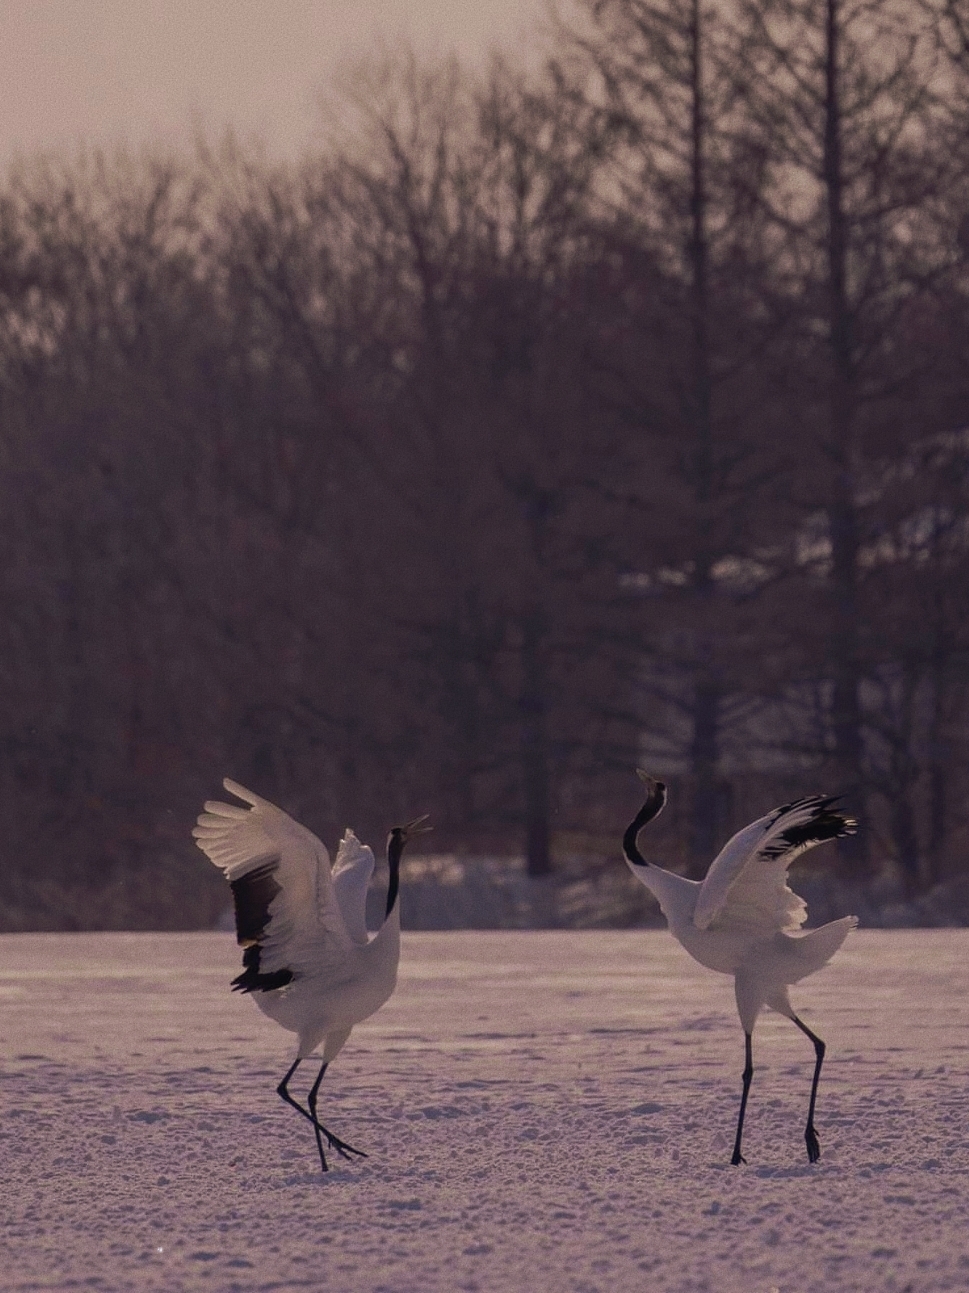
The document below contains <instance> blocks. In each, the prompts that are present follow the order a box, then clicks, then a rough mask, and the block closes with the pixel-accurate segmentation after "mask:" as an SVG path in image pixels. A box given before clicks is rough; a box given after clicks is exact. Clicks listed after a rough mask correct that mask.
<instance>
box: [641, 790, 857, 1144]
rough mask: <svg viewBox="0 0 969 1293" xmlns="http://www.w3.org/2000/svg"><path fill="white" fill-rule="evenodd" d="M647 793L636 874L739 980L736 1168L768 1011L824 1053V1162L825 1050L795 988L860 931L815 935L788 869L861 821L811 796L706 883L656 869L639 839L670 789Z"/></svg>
mask: <svg viewBox="0 0 969 1293" xmlns="http://www.w3.org/2000/svg"><path fill="white" fill-rule="evenodd" d="M637 773H638V775H639V777H640V779H641V780H642V781H643V783H644V784H645V786H646V802H645V803H644V804H643V806H642V808H641V809H640V810H639V812H638V813H637V814H636V816H635V817H634V818H633V820H632V822H631V823H630V825H629V829H628V830H627V831H626V833H625V835H624V836H623V841H622V847H623V853H624V854H625V856H626V861H627V862H628V864H629V869H630V870H631V871H632V873H633V875H634V876H635V877H636V879H637V880H639V881H640V883H641V884H644V885H645V886H646V888H647V889H649V891H650V892H651V893H652V894H653V896H654V897H655V898H656V900H657V901H658V902H659V905H660V908H661V910H662V912H663V915H664V916H665V917H666V920H667V923H668V924H669V927H670V933H671V934H672V935H673V936H674V938H676V939H678V940H679V942H681V943H682V944H683V946H684V947H685V948H686V950H687V951H688V952H689V953H690V955H691V956H692V957H693V958H694V959H695V960H697V961H699V962H700V964H701V965H705V966H707V967H708V969H711V970H718V971H720V972H721V973H723V974H732V975H733V977H734V990H735V993H736V998H737V1012H738V1014H739V1015H740V1023H741V1026H742V1027H743V1030H744V1042H745V1056H746V1063H745V1065H744V1073H743V1093H742V1095H741V1097H740V1114H739V1116H738V1119H737V1137H736V1140H735V1142H734V1149H733V1156H732V1157H731V1159H730V1161H731V1163H732V1164H733V1165H734V1166H736V1165H737V1164H738V1163H745V1162H746V1161H747V1160H746V1159H745V1158H744V1157H743V1155H742V1154H741V1152H740V1150H741V1140H742V1137H743V1130H744V1114H745V1113H746V1110H747V1096H748V1094H749V1092H750V1082H751V1078H752V1077H753V1074H754V1063H753V1040H752V1039H753V1032H754V1024H755V1023H756V1021H757V1016H758V1014H759V1013H760V1011H761V1010H762V1008H763V1007H764V1006H769V1007H770V1008H771V1009H772V1010H776V1011H778V1012H779V1013H780V1014H782V1015H785V1016H786V1017H787V1018H788V1019H790V1020H791V1021H792V1022H793V1023H795V1024H796V1025H797V1027H798V1028H800V1030H801V1032H802V1033H804V1034H805V1035H806V1036H807V1037H809V1038H810V1040H811V1042H812V1043H813V1045H814V1055H815V1063H814V1079H813V1081H812V1083H811V1100H810V1104H809V1105H808V1117H807V1126H806V1127H805V1130H804V1139H805V1142H806V1144H807V1152H808V1159H809V1160H810V1162H812V1163H816V1162H817V1160H818V1158H819V1157H820V1156H821V1148H820V1145H819V1143H818V1134H817V1132H816V1130H815V1127H814V1107H815V1103H816V1101H817V1095H818V1080H819V1078H820V1076H821V1064H822V1061H823V1060H824V1049H825V1048H824V1042H823V1041H822V1040H821V1038H820V1037H818V1036H817V1035H816V1034H815V1033H813V1032H812V1031H811V1029H810V1028H808V1026H807V1024H806V1023H804V1021H803V1020H802V1019H799V1018H798V1017H797V1015H796V1014H795V1013H794V1011H793V1009H792V1008H791V1003H790V1000H789V999H788V993H787V989H788V987H789V985H790V984H792V983H797V982H798V981H799V980H800V979H803V978H805V977H806V976H807V975H809V974H813V973H814V971H815V970H820V968H821V967H822V965H826V964H827V963H828V961H830V959H831V957H832V956H834V954H835V952H836V951H837V950H838V948H839V947H840V946H841V944H842V943H843V942H844V941H845V939H846V938H847V936H848V932H849V930H852V929H854V928H855V926H856V925H857V924H858V919H857V917H856V916H843V917H842V918H841V919H840V920H833V921H831V922H830V923H829V924H827V925H822V926H821V927H820V928H819V929H812V930H809V931H808V932H807V933H805V934H797V933H796V932H795V931H796V930H798V929H799V928H800V927H801V925H803V923H804V920H805V918H806V916H807V905H806V903H805V902H804V900H803V899H802V898H799V897H798V896H797V894H795V893H793V892H792V891H791V889H789V888H788V885H787V868H788V867H789V866H790V865H791V862H792V861H793V860H794V858H796V857H797V856H798V855H799V854H801V853H804V852H806V850H807V849H810V848H814V846H815V845H816V844H823V843H824V841H825V840H833V839H839V838H840V837H841V836H843V835H850V834H853V833H854V831H855V829H856V827H857V825H858V823H857V822H856V821H855V820H854V819H853V818H851V817H845V816H844V815H843V814H842V813H840V812H838V811H837V810H836V809H835V807H834V805H835V804H836V803H837V799H830V798H825V797H824V796H822V795H808V796H807V797H806V798H804V799H798V800H795V802H794V803H791V804H784V805H783V807H781V808H775V809H774V811H773V812H770V813H768V814H767V816H766V817H761V818H759V819H758V820H757V821H755V822H752V823H751V824H750V825H749V826H745V827H744V829H743V830H742V831H738V832H737V834H736V835H734V837H733V838H732V839H731V840H729V841H728V842H727V844H726V845H725V846H724V847H723V848H722V849H721V851H720V852H719V854H718V855H717V856H716V858H714V860H713V862H712V863H711V864H710V869H709V871H708V872H707V874H706V878H705V879H704V880H703V881H702V883H701V882H699V881H696V880H687V879H685V878H684V877H683V876H679V875H674V874H673V873H672V872H670V871H665V870H664V869H663V868H662V867H658V866H655V865H653V864H652V863H651V862H647V861H646V859H645V858H644V857H643V855H642V854H641V853H640V851H639V848H638V843H637V841H638V837H639V832H640V831H641V830H642V829H643V827H644V826H645V825H646V823H647V822H650V821H652V820H653V818H655V817H656V816H657V815H658V814H659V813H660V812H662V810H663V807H664V805H665V803H666V787H665V786H664V785H663V783H662V782H661V781H656V780H654V779H653V778H652V777H651V776H649V774H648V773H646V772H643V771H642V770H641V769H637Z"/></svg>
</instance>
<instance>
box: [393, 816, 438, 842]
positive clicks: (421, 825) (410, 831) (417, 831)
mask: <svg viewBox="0 0 969 1293" xmlns="http://www.w3.org/2000/svg"><path fill="white" fill-rule="evenodd" d="M429 817H430V813H425V814H424V816H423V817H415V818H414V820H413V821H412V822H408V823H407V825H406V826H397V827H396V828H395V829H396V830H398V831H400V833H401V836H402V838H403V839H404V840H412V839H413V838H414V836H415V835H426V834H427V833H428V831H432V830H433V829H434V827H433V826H428V825H427V824H426V823H427V820H428V818H429Z"/></svg>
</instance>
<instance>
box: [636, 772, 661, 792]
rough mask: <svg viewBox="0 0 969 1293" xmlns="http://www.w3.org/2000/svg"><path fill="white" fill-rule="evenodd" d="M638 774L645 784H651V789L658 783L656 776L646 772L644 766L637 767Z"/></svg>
mask: <svg viewBox="0 0 969 1293" xmlns="http://www.w3.org/2000/svg"><path fill="white" fill-rule="evenodd" d="M636 776H637V777H638V778H639V779H640V781H641V782H642V783H643V785H644V786H649V788H650V789H651V790H652V788H653V786H655V785H656V784H657V782H656V778H655V777H651V776H650V775H649V773H648V772H644V771H643V769H642V768H637V769H636Z"/></svg>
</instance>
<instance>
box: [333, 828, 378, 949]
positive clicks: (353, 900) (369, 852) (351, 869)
mask: <svg viewBox="0 0 969 1293" xmlns="http://www.w3.org/2000/svg"><path fill="white" fill-rule="evenodd" d="M375 866H376V859H375V858H374V855H373V849H372V848H370V846H369V845H368V844H361V843H360V841H359V840H358V839H357V837H356V835H354V833H353V831H351V830H350V829H349V828H347V830H346V831H344V833H343V839H342V840H341V841H340V847H339V848H338V849H337V851H336V861H335V862H334V863H333V892H334V893H335V894H336V900H337V902H338V903H339V904H340V911H341V912H342V914H343V923H344V924H345V925H346V927H347V933H348V934H349V935H350V937H351V938H352V939H353V941H354V942H355V943H360V944H364V943H366V942H367V888H368V886H369V884H370V877H371V876H372V875H373V872H374V867H375Z"/></svg>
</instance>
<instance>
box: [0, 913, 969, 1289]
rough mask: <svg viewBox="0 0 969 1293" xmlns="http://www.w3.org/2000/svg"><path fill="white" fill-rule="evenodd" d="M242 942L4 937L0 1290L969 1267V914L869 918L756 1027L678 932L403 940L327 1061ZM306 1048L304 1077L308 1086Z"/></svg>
mask: <svg viewBox="0 0 969 1293" xmlns="http://www.w3.org/2000/svg"><path fill="white" fill-rule="evenodd" d="M238 968H239V967H238V953H237V949H236V947H235V945H234V940H233V939H232V937H231V936H230V935H226V934H218V933H217V934H164V935H163V934H130V935H126V934H71V935H60V934H43V935H41V934H15V935H7V936H5V937H3V938H0V1090H2V1104H0V1162H2V1165H3V1184H4V1192H3V1193H4V1205H3V1208H2V1211H0V1287H2V1288H4V1289H10V1290H40V1289H44V1290H46V1289H77V1288H84V1289H97V1290H127V1289H132V1290H169V1289H171V1290H195V1289H211V1290H219V1291H222V1290H226V1291H228V1293H232V1291H236V1290H238V1291H239V1293H248V1291H249V1290H264V1289H273V1290H307V1289H308V1290H314V1289H322V1290H330V1289H332V1290H335V1291H339V1293H356V1291H357V1290H367V1291H372V1293H377V1291H378V1290H379V1291H381V1293H437V1291H438V1290H440V1291H442V1293H443V1291H445V1290H446V1291H447V1293H452V1291H458V1290H481V1291H482V1293H485V1291H487V1293H505V1291H515V1293H518V1291H519V1290H534V1291H535V1293H546V1291H548V1293H553V1291H554V1293H593V1291H594V1290H602V1293H607V1291H608V1293H615V1291H616V1290H620V1291H621V1290H646V1291H647V1293H666V1291H667V1290H670V1291H673V1290H676V1291H678V1293H679V1291H683V1293H686V1291H689V1293H694V1291H695V1290H710V1291H711V1293H734V1291H737V1293H740V1291H741V1290H742V1291H743V1293H772V1291H774V1290H776V1291H777V1293H809V1291H811V1290H817V1291H819V1293H820V1291H821V1290H824V1293H831V1291H832V1290H837V1291H838V1293H847V1291H849V1290H865V1291H866V1293H868V1291H870V1293H876V1291H877V1293H892V1291H897V1293H902V1290H909V1291H910V1293H930V1291H932V1290H941V1289H959V1290H964V1289H966V1288H969V1181H967V1169H969V1126H967V1122H966V1108H967V1105H969V1055H967V1050H969V1028H967V1024H969V1018H967V1015H969V932H967V931H963V930H932V931H911V930H909V931H874V930H873V931H860V932H858V933H855V934H853V935H852V936H851V937H850V938H849V940H848V942H847V944H846V945H845V947H844V948H843V949H842V950H841V952H839V954H838V956H837V957H836V958H835V960H834V961H833V962H832V964H831V965H829V966H828V967H827V968H825V969H824V970H822V971H821V972H820V973H818V974H816V975H814V976H813V977H812V978H810V979H808V980H806V981H805V982H803V983H801V984H799V985H797V987H796V988H795V989H794V991H793V993H792V996H793V999H794V1004H795V1007H796V1008H797V1009H798V1010H799V1012H800V1013H801V1016H802V1018H804V1020H805V1021H806V1022H807V1023H808V1024H809V1025H810V1026H811V1027H812V1028H814V1029H816V1030H817V1031H818V1032H819V1033H820V1034H821V1036H822V1037H824V1038H825V1040H826V1041H827V1043H828V1057H827V1060H826V1062H825V1068H824V1073H823V1076H822V1082H821V1092H820V1098H819V1103H818V1117H817V1126H818V1131H819V1134H820V1139H821V1148H822V1158H821V1162H820V1163H819V1164H817V1166H815V1167H811V1166H809V1165H808V1162H807V1158H806V1154H805V1149H804V1140H803V1126H804V1120H805V1114H806V1109H807V1100H808V1093H809V1087H810V1078H811V1070H812V1061H813V1051H812V1049H811V1046H810V1044H809V1043H808V1041H807V1039H806V1038H805V1037H803V1036H802V1035H801V1034H800V1033H799V1032H798V1030H797V1029H796V1028H795V1027H794V1026H793V1025H792V1024H790V1023H789V1022H788V1021H786V1020H783V1019H781V1018H780V1017H778V1016H776V1015H771V1014H765V1015H764V1016H762V1018H761V1020H760V1022H759V1024H758V1026H757V1031H756V1033H755V1036H754V1063H755V1066H756V1068H755V1073H754V1081H753V1088H752V1092H751V1098H750V1106H749V1109H748V1116H747V1129H746V1137H745V1141H744V1150H745V1153H746V1156H747V1158H748V1161H749V1165H748V1166H747V1167H739V1168H731V1167H730V1166H729V1165H728V1158H729V1155H730V1150H731V1145H732V1137H733V1131H734V1125H735V1119H736V1113H737V1103H738V1099H739V1095H740V1071H741V1068H742V1065H743V1039H742V1035H741V1031H740V1028H739V1025H738V1023H737V1019H736V1014H735V1010H734V1004H733V991H732V987H731V984H730V981H729V979H728V978H726V977H724V976H720V975H715V974H712V973H709V972H708V971H705V970H703V969H702V968H701V967H700V966H698V965H695V964H694V963H693V962H692V961H690V959H689V958H688V956H687V955H686V953H685V952H684V951H683V950H682V949H681V948H679V947H678V946H677V945H676V944H675V943H674V941H673V939H672V938H670V936H669V934H667V933H665V932H660V931H635V932H626V931H624V932H599V931H596V932H581V933H575V932H570V933H566V932H547V933H546V932H537V933H523V932H504V933H482V932H462V933H420V934H414V933H412V934H410V935H406V934H405V936H404V945H403V955H402V962H401V975H400V985H399V988H398V990H397V993H396V995H395V996H394V997H393V998H392V999H391V1001H390V1002H389V1003H388V1004H387V1005H386V1006H385V1007H384V1008H383V1009H382V1010H381V1011H380V1013H379V1014H377V1015H375V1016H374V1017H373V1018H372V1019H371V1020H369V1021H367V1022H366V1023H364V1024H362V1025H360V1026H358V1027H357V1028H356V1029H355V1030H354V1033H353V1035H352V1037H351V1038H350V1041H349V1042H348V1044H347V1046H346V1048H345V1049H344V1051H343V1053H342V1054H341V1055H340V1057H339V1059H338V1060H337V1061H336V1062H335V1063H334V1065H333V1066H332V1068H331V1069H330V1071H329V1072H328V1074H327V1076H326V1079H325V1081H324V1083H323V1088H322V1092H321V1102H320V1110H321V1117H322V1118H323V1120H324V1121H325V1122H326V1123H327V1124H328V1125H329V1126H330V1127H332V1129H333V1130H334V1131H335V1132H337V1133H338V1134H339V1135H340V1136H342V1137H344V1138H345V1139H346V1140H348V1141H350V1143H352V1144H354V1145H357V1146H359V1147H360V1148H363V1149H365V1150H367V1151H368V1153H369V1155H370V1157H369V1158H367V1159H365V1160H361V1161H358V1162H354V1163H352V1164H351V1163H343V1162H342V1161H340V1160H338V1161H337V1163H336V1165H335V1167H334V1170H333V1171H331V1172H330V1173H329V1174H328V1175H326V1176H324V1175H322V1174H321V1173H320V1171H319V1169H318V1162H317V1159H316V1150H315V1147H314V1144H313V1137H312V1133H311V1131H310V1128H309V1127H308V1125H307V1124H306V1123H305V1122H303V1121H302V1120H301V1119H300V1118H299V1116H298V1115H297V1114H296V1113H295V1112H293V1111H292V1110H289V1109H287V1108H286V1107H285V1106H284V1105H283V1104H282V1102H281V1101H280V1100H279V1098H278V1097H277V1095H276V1093H275V1089H274V1088H275V1085H276V1083H277V1081H278V1080H279V1077H280V1076H281V1075H282V1073H283V1071H284V1069H285V1067H286V1064H287V1061H288V1058H289V1056H290V1055H291V1053H292V1052H291V1044H290V1039H289V1038H288V1037H287V1035H286V1034H285V1033H283V1032H282V1031H281V1030H280V1029H278V1028H277V1027H276V1026H275V1025H274V1024H273V1023H271V1022H270V1021H269V1020H267V1019H265V1018H264V1017H263V1016H262V1015H261V1014H260V1013H259V1012H258V1011H257V1010H255V1009H254V1007H253V1005H252V1003H251V1002H250V1001H247V1000H245V999H243V998H240V997H238V996H233V995H231V994H230V993H229V990H228V984H229V979H230V978H231V977H232V976H233V975H234V974H236V973H237V972H238ZM314 1071H315V1070H314V1069H312V1068H311V1067H310V1065H307V1066H304V1069H303V1070H301V1071H300V1073H299V1074H298V1075H297V1076H298V1077H302V1076H303V1073H304V1072H305V1075H306V1076H305V1080H304V1082H303V1083H302V1084H300V1085H299V1091H300V1093H301V1094H302V1092H303V1091H304V1090H305V1086H306V1085H308V1083H309V1081H310V1080H311V1079H312V1076H313V1073H314Z"/></svg>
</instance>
